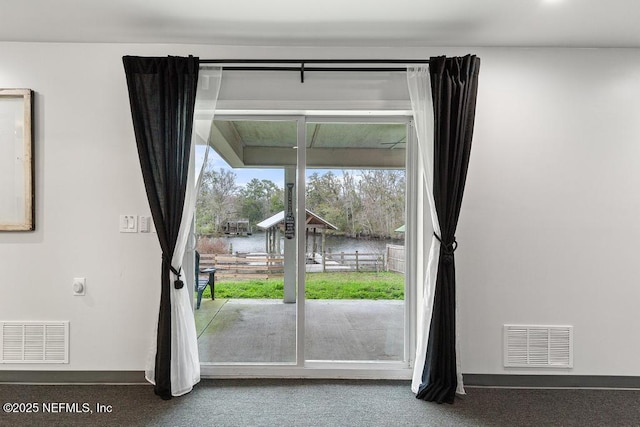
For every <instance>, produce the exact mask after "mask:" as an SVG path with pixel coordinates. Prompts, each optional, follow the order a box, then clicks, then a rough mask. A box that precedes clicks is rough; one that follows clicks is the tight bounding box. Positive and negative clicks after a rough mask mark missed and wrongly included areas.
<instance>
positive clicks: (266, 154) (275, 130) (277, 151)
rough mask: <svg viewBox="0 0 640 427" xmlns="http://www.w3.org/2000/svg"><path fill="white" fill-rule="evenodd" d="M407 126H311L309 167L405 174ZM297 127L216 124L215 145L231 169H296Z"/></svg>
mask: <svg viewBox="0 0 640 427" xmlns="http://www.w3.org/2000/svg"><path fill="white" fill-rule="evenodd" d="M406 137H407V135H406V125H405V124H403V123H309V124H308V125H307V138H306V139H307V140H306V147H307V166H308V167H323V168H333V167H345V168H385V169H386V168H404V164H405V146H406V140H407V139H406ZM296 138H297V131H296V122H293V121H275V120H261V121H246V120H235V121H231V120H215V121H214V123H213V126H212V131H211V138H210V144H211V145H212V146H213V148H214V149H215V150H216V151H217V152H218V154H220V156H222V157H223V158H224V159H225V160H226V161H227V163H228V164H229V165H230V166H232V167H279V166H280V167H283V166H295V165H296V158H297V155H296V150H295V146H296Z"/></svg>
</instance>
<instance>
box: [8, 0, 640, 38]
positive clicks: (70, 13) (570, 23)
mask: <svg viewBox="0 0 640 427" xmlns="http://www.w3.org/2000/svg"><path fill="white" fill-rule="evenodd" d="M639 21H640V1H638V0H606V1H605V0H394V1H386V2H382V1H378V2H374V1H371V0H349V1H344V0H323V1H320V2H306V3H305V2H301V1H297V0H271V1H264V0H253V1H247V0H244V1H243V0H207V1H205V0H180V1H178V0H154V1H149V0H55V1H52V0H2V13H1V14H0V41H27V42H126V43H196V44H201V43H202V44H219V45H222V44H226V45H256V46H268V45H275V46H391V47H395V46H425V47H428V46H439V47H443V46H527V47H529V46H540V47H640V25H638V22H639Z"/></svg>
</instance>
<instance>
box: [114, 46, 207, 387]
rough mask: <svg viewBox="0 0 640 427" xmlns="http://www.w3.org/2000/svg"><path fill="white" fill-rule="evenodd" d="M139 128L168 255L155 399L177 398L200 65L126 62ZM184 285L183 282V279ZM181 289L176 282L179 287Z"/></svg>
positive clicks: (194, 61)
mask: <svg viewBox="0 0 640 427" xmlns="http://www.w3.org/2000/svg"><path fill="white" fill-rule="evenodd" d="M122 60H123V63H124V69H125V73H126V77H127V86H128V88H129V102H130V104H131V115H132V118H133V128H134V131H135V136H136V143H137V146H138V156H139V158H140V166H141V168H142V176H143V179H144V185H145V188H146V191H147V197H148V199H149V206H150V208H151V215H152V216H153V221H154V224H155V227H156V230H157V232H158V240H159V241H160V247H161V249H162V274H161V296H160V312H159V316H158V336H157V351H156V360H155V388H154V391H155V393H156V394H157V395H158V396H160V397H161V398H163V399H170V398H171V293H170V292H171V283H170V272H171V271H173V272H174V273H175V274H177V275H178V276H180V266H172V265H171V258H172V257H173V252H174V249H175V246H176V241H177V239H178V231H179V229H180V222H181V220H182V209H183V206H184V199H185V193H186V188H187V171H188V169H189V156H190V150H191V133H192V128H193V113H194V108H195V99H196V86H197V82H198V66H199V59H198V58H195V57H188V58H181V57H163V58H141V57H134V56H125V57H123V58H122ZM178 279H179V277H178ZM173 285H174V286H176V287H180V286H181V285H182V283H181V282H180V280H176V281H175V282H174V284H173Z"/></svg>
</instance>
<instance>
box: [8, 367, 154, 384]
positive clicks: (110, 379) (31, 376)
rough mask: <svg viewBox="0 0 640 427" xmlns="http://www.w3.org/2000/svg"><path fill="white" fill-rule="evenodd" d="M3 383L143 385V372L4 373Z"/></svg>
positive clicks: (144, 381)
mask: <svg viewBox="0 0 640 427" xmlns="http://www.w3.org/2000/svg"><path fill="white" fill-rule="evenodd" d="M1 383H14V384H15V383H26V384H141V383H146V380H145V378H144V372H143V371H2V370H0V384H1Z"/></svg>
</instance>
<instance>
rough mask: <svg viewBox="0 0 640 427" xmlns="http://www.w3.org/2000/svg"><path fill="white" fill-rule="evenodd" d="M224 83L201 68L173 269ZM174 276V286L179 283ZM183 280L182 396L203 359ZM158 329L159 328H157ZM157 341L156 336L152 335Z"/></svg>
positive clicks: (177, 375)
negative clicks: (187, 177)
mask: <svg viewBox="0 0 640 427" xmlns="http://www.w3.org/2000/svg"><path fill="white" fill-rule="evenodd" d="M221 81H222V68H220V67H202V66H201V67H200V71H199V73H198V87H197V92H196V106H195V113H194V124H193V136H192V138H191V159H190V161H189V171H188V174H189V181H188V182H189V183H188V184H187V191H186V194H185V202H184V208H183V211H182V222H181V223H180V231H179V235H178V241H177V243H176V248H175V251H174V253H173V258H172V260H171V265H172V266H174V268H175V267H176V266H181V265H182V260H183V258H184V255H185V251H186V249H187V241H188V240H189V233H190V230H191V224H192V222H193V214H194V212H195V206H196V199H197V197H198V190H199V187H200V183H201V173H202V168H203V167H204V164H206V158H207V155H208V150H209V149H210V147H209V145H208V142H209V133H210V131H211V124H212V121H213V117H214V113H215V109H216V103H217V101H218V94H219V92H220V83H221ZM176 279H177V277H176V276H175V274H173V273H171V283H173V281H174V280H176ZM181 280H182V281H183V282H184V283H185V286H183V287H182V288H180V289H176V288H175V286H171V394H172V395H173V396H181V395H183V394H186V393H188V392H190V391H191V390H192V388H193V386H194V385H195V384H197V383H198V382H199V381H200V358H199V356H198V337H197V335H196V325H195V320H194V317H193V304H192V298H190V295H189V291H190V290H191V289H193V285H192V284H191V285H190V283H189V282H191V281H192V280H193V277H190V275H188V274H184V273H183V274H182V275H181ZM156 328H157V324H156ZM153 336H154V337H155V336H156V334H154V335H153ZM155 346H156V343H155V342H154V344H153V349H152V352H151V354H150V357H149V359H148V361H147V369H146V375H145V376H146V378H147V381H149V382H151V383H152V384H153V383H154V382H155V380H154V378H155V355H156V348H155Z"/></svg>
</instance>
